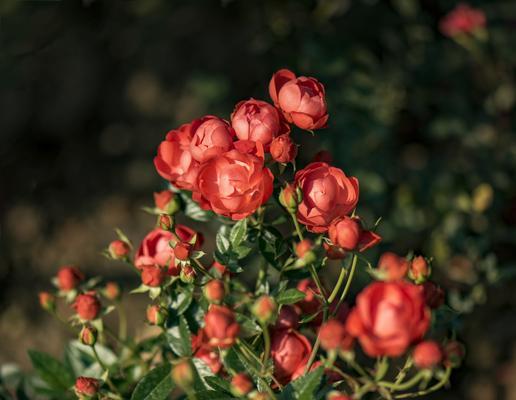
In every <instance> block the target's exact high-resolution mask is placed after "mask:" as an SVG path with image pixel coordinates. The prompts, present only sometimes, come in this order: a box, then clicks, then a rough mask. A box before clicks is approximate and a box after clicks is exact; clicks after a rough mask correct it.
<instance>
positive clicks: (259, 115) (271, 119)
mask: <svg viewBox="0 0 516 400" xmlns="http://www.w3.org/2000/svg"><path fill="white" fill-rule="evenodd" d="M231 126H232V127H233V129H234V131H235V133H236V136H237V137H238V138H239V139H240V140H250V141H253V142H260V143H261V144H262V145H263V146H264V148H265V150H268V149H269V145H270V143H271V141H272V139H274V138H275V137H276V136H278V135H279V134H283V133H288V132H289V131H290V128H289V126H288V124H286V123H285V122H283V119H282V117H281V115H280V113H279V111H278V110H277V109H276V108H275V107H274V106H272V105H270V104H269V103H267V102H265V101H261V100H255V99H250V100H246V101H241V102H240V103H238V104H237V105H236V107H235V110H234V111H233V114H231Z"/></svg>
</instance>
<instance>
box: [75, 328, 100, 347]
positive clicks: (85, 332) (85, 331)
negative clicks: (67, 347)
mask: <svg viewBox="0 0 516 400" xmlns="http://www.w3.org/2000/svg"><path fill="white" fill-rule="evenodd" d="M97 335H98V332H97V329H95V327H93V326H90V325H84V326H83V327H82V329H81V331H80V332H79V341H80V342H81V343H82V344H84V345H86V346H93V345H94V344H95V343H97Z"/></svg>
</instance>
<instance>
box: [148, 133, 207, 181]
mask: <svg viewBox="0 0 516 400" xmlns="http://www.w3.org/2000/svg"><path fill="white" fill-rule="evenodd" d="M191 139H192V132H191V124H184V125H181V127H180V128H179V129H175V130H172V131H170V132H168V133H167V136H166V137H165V140H164V141H163V142H161V144H160V145H159V147H158V155H157V156H156V157H155V158H154V166H155V167H156V170H157V171H158V174H160V175H161V176H162V177H163V178H165V179H166V180H168V181H170V182H171V183H172V184H173V185H175V186H177V187H178V188H180V189H186V190H193V189H194V188H195V185H196V179H197V171H198V169H199V163H198V162H197V161H196V160H195V159H194V158H193V156H192V153H191V152H190V141H191Z"/></svg>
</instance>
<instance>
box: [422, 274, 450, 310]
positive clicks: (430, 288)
mask: <svg viewBox="0 0 516 400" xmlns="http://www.w3.org/2000/svg"><path fill="white" fill-rule="evenodd" d="M421 286H422V287H423V293H424V297H425V302H426V305H427V306H428V307H430V308H431V309H433V310H435V309H437V308H439V307H441V306H442V305H443V304H444V298H445V294H444V290H443V289H441V287H440V286H438V285H437V284H436V283H434V282H432V281H426V282H424V283H423V284H422V285H421Z"/></svg>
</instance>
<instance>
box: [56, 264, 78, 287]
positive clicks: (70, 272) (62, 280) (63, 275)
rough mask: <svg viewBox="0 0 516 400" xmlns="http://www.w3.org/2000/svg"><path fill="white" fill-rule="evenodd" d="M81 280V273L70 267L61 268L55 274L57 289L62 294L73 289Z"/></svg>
mask: <svg viewBox="0 0 516 400" xmlns="http://www.w3.org/2000/svg"><path fill="white" fill-rule="evenodd" d="M83 279H84V275H83V273H82V272H81V271H79V270H78V269H77V268H75V267H72V266H64V267H61V268H60V269H59V271H58V272H57V282H58V286H59V289H61V290H62V291H64V292H67V291H69V290H72V289H75V288H76V287H77V286H78V285H79V283H80V282H81V281H82V280H83Z"/></svg>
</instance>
